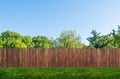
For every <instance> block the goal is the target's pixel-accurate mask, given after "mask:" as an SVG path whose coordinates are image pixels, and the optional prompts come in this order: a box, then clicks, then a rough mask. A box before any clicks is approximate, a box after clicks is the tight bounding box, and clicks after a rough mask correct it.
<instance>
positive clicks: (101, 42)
mask: <svg viewBox="0 0 120 79" xmlns="http://www.w3.org/2000/svg"><path fill="white" fill-rule="evenodd" d="M91 34H92V37H89V38H87V40H88V41H89V43H90V44H89V46H88V47H89V48H108V47H112V43H113V38H112V37H111V36H110V35H109V34H107V35H100V33H97V32H96V30H93V31H92V32H91Z"/></svg>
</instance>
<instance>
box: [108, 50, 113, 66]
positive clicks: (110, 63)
mask: <svg viewBox="0 0 120 79" xmlns="http://www.w3.org/2000/svg"><path fill="white" fill-rule="evenodd" d="M109 54H110V58H109V60H110V62H109V67H112V57H113V56H112V49H109Z"/></svg>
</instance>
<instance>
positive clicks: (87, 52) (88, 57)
mask: <svg viewBox="0 0 120 79" xmlns="http://www.w3.org/2000/svg"><path fill="white" fill-rule="evenodd" d="M85 55H86V67H92V62H93V61H91V59H92V57H91V50H90V49H86V52H85Z"/></svg>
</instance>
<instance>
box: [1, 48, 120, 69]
mask: <svg viewBox="0 0 120 79" xmlns="http://www.w3.org/2000/svg"><path fill="white" fill-rule="evenodd" d="M0 67H120V49H116V48H112V49H111V48H106V49H105V48H104V49H88V48H85V49H79V48H52V49H38V48H28V49H19V48H13V49H12V48H1V49H0Z"/></svg>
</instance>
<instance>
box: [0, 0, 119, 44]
mask: <svg viewBox="0 0 120 79" xmlns="http://www.w3.org/2000/svg"><path fill="white" fill-rule="evenodd" d="M117 25H120V0H0V32H3V31H6V30H12V31H15V32H18V33H20V34H22V35H30V36H37V35H45V36H48V37H58V36H59V34H60V32H61V31H63V30H74V31H76V32H77V33H79V34H80V36H81V38H82V42H83V43H86V44H88V42H87V40H86V38H87V37H89V36H90V32H91V31H92V30H94V29H96V30H97V31H98V32H102V34H106V33H110V32H111V30H112V29H116V28H117Z"/></svg>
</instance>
